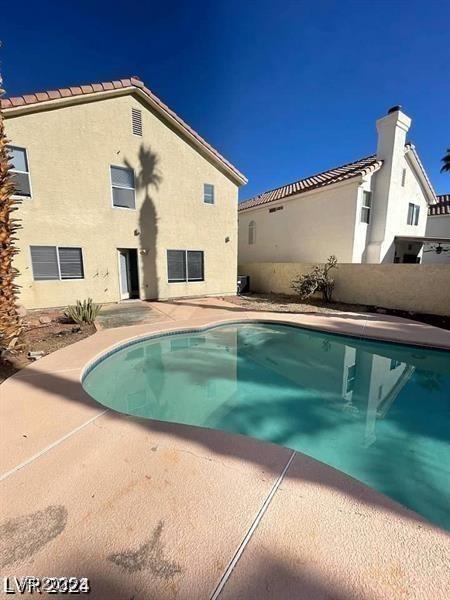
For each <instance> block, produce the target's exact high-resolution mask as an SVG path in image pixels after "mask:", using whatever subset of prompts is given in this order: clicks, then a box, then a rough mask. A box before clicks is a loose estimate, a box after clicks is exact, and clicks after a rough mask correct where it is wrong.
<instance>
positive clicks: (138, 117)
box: [131, 108, 142, 137]
mask: <svg viewBox="0 0 450 600" xmlns="http://www.w3.org/2000/svg"><path fill="white" fill-rule="evenodd" d="M131 129H132V131H133V134H134V135H139V136H141V137H142V111H140V110H138V109H137V108H132V109H131Z"/></svg>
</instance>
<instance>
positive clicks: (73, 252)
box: [58, 248, 84, 279]
mask: <svg viewBox="0 0 450 600" xmlns="http://www.w3.org/2000/svg"><path fill="white" fill-rule="evenodd" d="M58 256H59V270H60V273H61V279H84V272H83V255H82V252H81V248H58Z"/></svg>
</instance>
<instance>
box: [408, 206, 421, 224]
mask: <svg viewBox="0 0 450 600" xmlns="http://www.w3.org/2000/svg"><path fill="white" fill-rule="evenodd" d="M419 214H420V206H419V205H418V204H412V203H411V202H410V203H409V205H408V219H407V224H408V225H418V224H419Z"/></svg>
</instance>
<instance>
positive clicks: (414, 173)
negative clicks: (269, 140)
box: [239, 106, 436, 263]
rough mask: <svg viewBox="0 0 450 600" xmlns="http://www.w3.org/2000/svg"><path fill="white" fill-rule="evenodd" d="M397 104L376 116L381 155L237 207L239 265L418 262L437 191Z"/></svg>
mask: <svg viewBox="0 0 450 600" xmlns="http://www.w3.org/2000/svg"><path fill="white" fill-rule="evenodd" d="M410 125H411V119H410V118H409V117H408V116H407V115H405V114H404V113H403V112H402V111H401V110H400V107H398V106H395V107H393V108H391V109H390V110H389V111H388V114H387V115H386V116H384V117H383V118H381V119H379V120H378V121H377V130H378V145H377V151H376V154H373V155H371V156H367V157H364V158H361V159H359V160H356V161H354V162H351V163H348V164H345V165H342V166H340V167H336V168H334V169H330V170H329V171H325V172H323V173H318V174H317V175H313V176H311V177H307V178H304V179H301V180H299V181H295V182H293V183H290V184H287V185H283V186H281V187H279V188H276V189H274V190H270V191H267V192H264V193H262V194H259V195H258V196H256V197H254V198H251V199H249V200H247V201H245V202H241V203H240V205H239V262H240V263H248V262H266V261H267V262H291V261H292V262H304V263H311V262H323V261H326V259H327V258H328V257H329V256H330V255H331V254H334V255H336V256H337V258H338V260H339V262H344V263H383V262H419V261H420V259H421V254H422V250H423V244H424V240H423V239H421V238H423V236H424V235H425V230H426V223H427V213H428V207H429V205H432V204H434V203H435V202H436V195H435V192H434V190H433V187H432V185H431V183H430V180H429V178H428V177H427V174H426V172H425V169H424V168H423V165H422V163H421V161H420V159H419V156H418V154H417V152H416V149H415V147H414V146H413V145H412V144H411V143H408V142H407V141H406V134H407V132H408V130H409V128H410Z"/></svg>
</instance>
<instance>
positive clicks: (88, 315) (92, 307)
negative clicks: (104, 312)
mask: <svg viewBox="0 0 450 600" xmlns="http://www.w3.org/2000/svg"><path fill="white" fill-rule="evenodd" d="M101 307H102V305H101V304H95V302H94V301H93V300H92V298H88V299H87V300H83V302H81V301H80V300H77V303H76V304H73V305H71V306H68V307H67V308H66V310H65V313H64V314H65V315H66V317H68V318H69V319H72V321H74V322H75V323H78V324H80V325H81V324H82V323H93V322H94V321H95V319H96V317H97V315H98V313H99V312H100V309H101Z"/></svg>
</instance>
